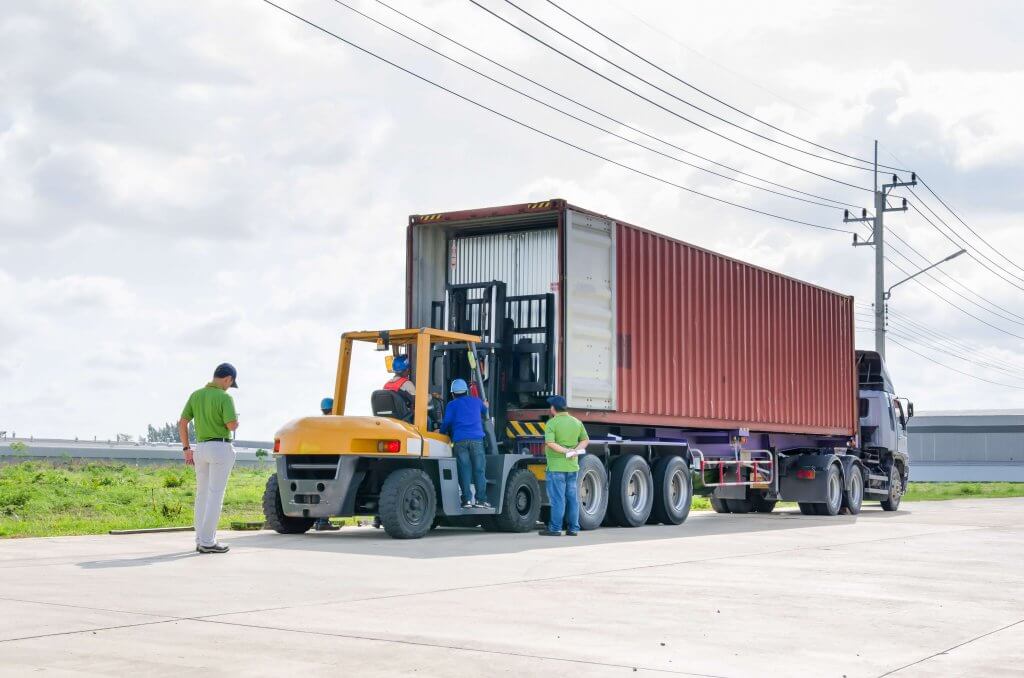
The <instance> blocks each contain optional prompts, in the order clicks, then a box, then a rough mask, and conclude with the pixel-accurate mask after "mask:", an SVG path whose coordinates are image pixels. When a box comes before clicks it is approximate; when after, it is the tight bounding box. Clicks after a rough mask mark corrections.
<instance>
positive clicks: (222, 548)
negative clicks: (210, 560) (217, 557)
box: [196, 544, 231, 553]
mask: <svg viewBox="0 0 1024 678" xmlns="http://www.w3.org/2000/svg"><path fill="white" fill-rule="evenodd" d="M230 548H231V547H230V546H228V545H227V544H214V545H213V546H202V545H200V546H197V547H196V551H199V552H200V553H227V552H228V550H229V549H230Z"/></svg>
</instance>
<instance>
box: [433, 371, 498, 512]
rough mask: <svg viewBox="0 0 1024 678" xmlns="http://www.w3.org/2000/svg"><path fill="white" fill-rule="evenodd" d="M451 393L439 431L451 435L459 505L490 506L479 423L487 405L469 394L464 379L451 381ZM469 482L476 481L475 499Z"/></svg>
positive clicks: (470, 506) (480, 425)
mask: <svg viewBox="0 0 1024 678" xmlns="http://www.w3.org/2000/svg"><path fill="white" fill-rule="evenodd" d="M451 393H452V399H451V402H449V403H448V406H447V407H446V408H445V410H444V421H442V422H441V433H444V434H445V435H448V436H451V439H452V450H453V451H454V453H455V459H456V463H457V464H458V469H459V488H460V489H461V490H462V508H474V507H476V508H491V505H490V504H489V503H488V502H487V477H486V476H485V475H484V427H483V424H482V423H481V422H482V418H483V417H484V415H486V414H487V406H486V405H484V403H483V401H482V400H480V399H479V398H477V397H476V396H472V395H469V386H468V385H467V384H466V380H465V379H456V380H455V381H453V382H452V387H451ZM470 479H472V482H471V480H470ZM472 485H476V499H475V500H474V498H473V492H472V489H471V486H472Z"/></svg>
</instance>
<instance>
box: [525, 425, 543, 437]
mask: <svg viewBox="0 0 1024 678" xmlns="http://www.w3.org/2000/svg"><path fill="white" fill-rule="evenodd" d="M526 430H527V431H529V432H530V435H534V436H539V435H543V433H542V432H541V430H540V429H539V428H538V427H537V425H536V424H534V423H532V422H529V423H527V424H526Z"/></svg>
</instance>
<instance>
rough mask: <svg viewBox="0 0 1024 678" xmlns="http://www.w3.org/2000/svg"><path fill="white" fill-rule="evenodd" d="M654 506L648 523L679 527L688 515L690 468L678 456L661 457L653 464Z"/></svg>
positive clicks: (690, 486)
mask: <svg viewBox="0 0 1024 678" xmlns="http://www.w3.org/2000/svg"><path fill="white" fill-rule="evenodd" d="M653 475H654V505H653V506H652V508H651V517H650V518H648V519H647V522H648V523H663V524H665V525H680V524H682V523H683V522H684V521H685V520H686V517H687V516H689V515H690V504H691V503H692V500H693V482H692V480H691V478H690V466H689V464H687V463H686V460H685V459H683V458H682V457H680V456H678V455H672V456H669V457H662V458H661V459H659V460H658V461H657V462H656V463H655V464H654V472H653Z"/></svg>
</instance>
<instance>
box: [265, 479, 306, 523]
mask: <svg viewBox="0 0 1024 678" xmlns="http://www.w3.org/2000/svg"><path fill="white" fill-rule="evenodd" d="M263 517H264V519H266V526H267V527H269V528H270V529H271V530H273V531H274V532H277V533H278V534H304V533H306V532H309V529H310V528H311V527H313V523H315V522H316V519H315V518H294V517H292V516H286V515H285V514H284V509H282V508H281V490H280V488H278V486H277V474H276V473H275V474H273V475H272V476H270V477H269V478H267V487H266V489H264V490H263Z"/></svg>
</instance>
